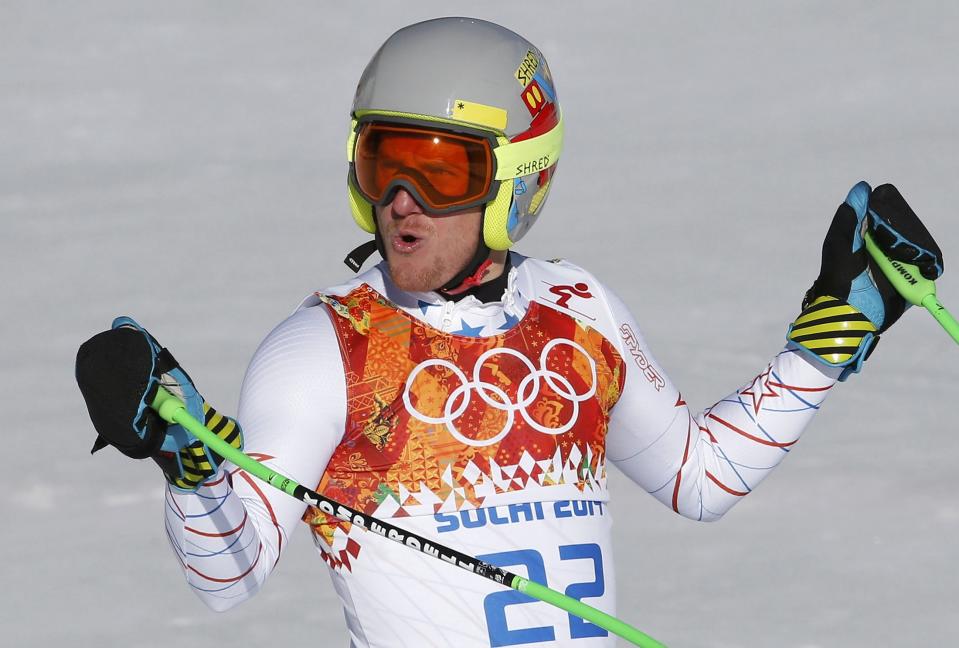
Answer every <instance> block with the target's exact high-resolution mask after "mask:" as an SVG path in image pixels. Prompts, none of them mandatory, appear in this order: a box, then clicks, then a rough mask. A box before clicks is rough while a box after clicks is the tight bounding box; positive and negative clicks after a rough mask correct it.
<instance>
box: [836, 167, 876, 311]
mask: <svg viewBox="0 0 959 648" xmlns="http://www.w3.org/2000/svg"><path fill="white" fill-rule="evenodd" d="M871 192H872V188H871V187H870V186H869V183H867V182H866V181H864V180H863V181H861V182H858V183H857V184H856V186H854V187H853V188H852V189H850V190H849V194H848V195H847V196H846V204H847V205H849V206H850V207H852V209H853V211H854V212H856V229H855V231H854V232H853V239H852V252H853V254H857V253H861V254H866V252H865V250H863V247H864V245H865V241H864V240H863V237H862V233H863V230H864V228H865V227H866V223H865V221H866V212H867V211H868V210H869V194H870V193H871ZM835 296H836V297H839V298H840V299H845V300H846V302H848V303H849V304H850V305H852V306H855V307H856V308H857V309H858V310H859V311H860V312H861V313H862V314H864V315H865V316H866V317H868V318H869V321H870V322H872V323H873V324H875V325H876V328H878V329H881V328H882V325H883V322H885V320H886V308H885V305H884V304H883V301H882V295H880V294H879V289H878V288H877V287H876V283H875V282H874V281H873V279H872V277H871V276H870V275H869V268H868V266H867V267H866V269H865V270H863V271H862V273H861V274H859V275H858V276H857V277H855V278H854V279H853V280H852V282H851V283H850V285H849V293H848V294H846V295H835Z"/></svg>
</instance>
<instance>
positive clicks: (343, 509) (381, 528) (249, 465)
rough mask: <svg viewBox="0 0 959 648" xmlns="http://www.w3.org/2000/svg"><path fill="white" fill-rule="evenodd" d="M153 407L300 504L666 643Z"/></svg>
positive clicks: (176, 412) (186, 416) (617, 629)
mask: <svg viewBox="0 0 959 648" xmlns="http://www.w3.org/2000/svg"><path fill="white" fill-rule="evenodd" d="M151 407H152V408H153V409H155V410H156V411H157V413H158V414H159V415H160V417H161V418H163V419H164V420H165V421H167V422H168V423H176V424H179V425H182V426H183V427H184V428H186V429H187V430H189V431H190V432H191V433H192V434H193V435H194V436H195V437H196V438H197V439H199V440H200V441H202V442H203V443H204V444H206V445H208V446H209V447H210V449H211V450H213V451H214V452H217V453H218V454H219V455H220V456H222V457H223V458H224V459H226V460H227V461H229V462H231V463H233V464H234V465H235V466H237V467H238V468H240V469H241V470H245V471H246V472H248V473H250V474H251V475H253V476H255V477H257V478H258V479H261V480H263V481H265V482H266V483H268V484H269V485H270V486H273V487H274V488H276V489H278V490H281V491H283V492H284V493H286V494H287V495H290V496H292V497H295V498H296V499H298V500H300V501H301V502H306V503H307V504H310V505H312V506H315V507H317V508H318V509H320V510H321V511H323V512H324V513H326V514H327V515H332V516H335V517H337V518H339V519H341V520H343V521H345V522H350V523H352V524H355V525H357V526H359V527H362V528H363V529H366V530H367V531H371V532H373V533H376V534H378V535H381V536H383V537H385V538H389V539H390V540H393V541H394V542H398V543H400V544H402V545H405V546H407V547H409V548H411V549H415V550H416V551H419V552H420V553H424V554H427V555H429V556H432V557H433V558H437V559H439V560H442V561H444V562H447V563H449V564H451V565H455V566H457V567H459V568H461V569H465V570H466V571H468V572H472V573H474V574H477V575H479V576H482V577H483V578H486V579H487V580H491V581H493V582H496V583H500V584H502V585H505V586H507V587H511V588H512V589H514V590H517V591H519V592H522V593H524V594H526V595H528V596H531V597H533V598H535V599H539V600H540V601H543V602H545V603H549V604H550V605H553V606H555V607H558V608H559V609H561V610H563V611H564V612H568V613H570V614H573V615H575V616H578V617H580V618H581V619H583V620H585V621H588V622H590V623H592V624H594V625H597V626H599V627H600V628H603V629H604V630H607V631H609V632H612V633H613V634H615V635H618V636H619V637H622V638H623V639H625V640H627V641H629V642H630V643H632V644H634V645H636V646H639V647H640V648H665V646H664V645H663V644H661V643H659V642H658V641H656V640H655V639H653V638H652V637H650V636H649V635H647V634H645V633H643V632H641V631H640V630H638V629H636V628H634V627H633V626H631V625H629V624H628V623H626V622H624V621H621V620H620V619H617V618H616V617H613V616H610V615H608V614H606V613H605V612H602V611H600V610H597V609H596V608H594V607H592V606H590V605H587V604H586V603H583V602H582V601H579V600H577V599H574V598H571V597H569V596H566V595H565V594H560V593H559V592H557V591H555V590H552V589H550V588H548V587H546V586H545V585H541V584H539V583H537V582H535V581H530V580H528V579H526V578H523V577H522V576H518V575H516V574H514V573H512V572H509V571H506V570H505V569H502V568H500V567H496V566H495V565H491V564H490V563H487V562H484V561H482V560H480V559H478V558H475V557H473V556H469V555H467V554H464V553H462V552H460V551H456V550H455V549H450V548H449V547H446V546H444V545H441V544H439V543H436V542H433V541H432V540H428V539H427V538H424V537H423V536H420V535H417V534H415V533H411V532H409V531H406V530H404V529H401V528H399V527H397V526H394V525H392V524H390V523H389V522H384V521H383V520H380V519H378V518H375V517H372V516H370V515H365V514H363V513H360V512H359V511H357V510H355V509H352V508H350V507H349V506H346V505H344V504H340V503H339V502H336V501H334V500H331V499H330V498H328V497H325V496H323V495H320V494H319V493H317V492H316V491H313V490H311V489H309V488H306V487H304V486H301V485H300V484H298V483H296V482H295V481H293V480H292V479H290V478H289V477H286V476H284V475H282V474H280V473H278V472H276V471H275V470H272V469H270V468H268V467H267V466H264V465H263V464H261V463H260V462H259V461H257V460H255V459H253V458H252V457H249V456H248V455H246V454H244V453H243V452H242V451H241V450H238V449H236V448H234V447H232V446H231V445H229V444H228V443H226V442H225V441H223V440H222V439H220V438H219V437H218V436H217V435H216V434H214V433H213V432H211V431H210V430H208V429H207V428H206V427H205V426H204V425H203V424H202V423H201V422H200V421H198V420H197V419H196V418H194V417H193V416H192V415H191V414H190V413H189V412H188V411H187V409H186V406H185V405H184V404H183V402H182V401H180V399H178V398H177V397H176V396H174V395H173V394H171V393H170V392H169V391H167V390H166V389H164V388H163V387H160V389H159V390H158V392H157V395H156V398H155V399H154V400H153V403H151Z"/></svg>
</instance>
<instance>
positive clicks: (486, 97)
mask: <svg viewBox="0 0 959 648" xmlns="http://www.w3.org/2000/svg"><path fill="white" fill-rule="evenodd" d="M352 119H353V121H352V126H351V130H350V137H349V140H348V143H347V158H348V160H349V163H350V171H349V179H348V186H349V196H350V206H351V208H352V212H353V218H354V219H355V220H356V223H357V224H358V225H359V226H360V227H361V228H362V229H363V230H364V231H366V232H369V233H371V234H374V233H375V232H376V222H375V217H374V212H373V205H374V204H379V205H385V204H387V203H388V202H389V201H390V200H392V197H393V194H394V193H395V191H396V189H397V188H398V187H404V188H405V189H407V190H409V191H410V192H411V193H413V194H414V196H415V197H416V198H417V200H418V201H420V202H421V204H424V205H427V208H428V209H429V210H431V211H433V212H434V213H444V212H450V211H456V210H459V209H467V208H469V207H474V206H479V205H484V204H485V205H486V207H485V210H484V218H483V242H484V243H485V245H486V246H488V247H489V248H490V249H493V250H506V249H508V248H509V247H510V246H512V245H513V244H514V243H516V242H517V241H518V240H519V239H520V238H522V237H523V235H524V234H526V232H527V231H528V230H529V228H530V227H532V225H533V223H534V222H535V221H536V218H537V216H538V215H539V213H540V211H541V210H542V207H543V203H544V201H545V199H546V194H547V193H548V191H549V187H550V182H551V179H552V175H553V172H554V171H555V169H556V162H557V160H558V159H559V155H560V151H561V149H562V144H563V122H562V117H561V114H560V110H559V103H558V101H557V97H556V88H555V86H554V85H553V79H552V77H551V75H550V72H549V67H548V66H547V64H546V59H545V58H543V55H542V53H541V52H540V51H539V49H537V48H536V46H534V45H533V44H532V43H530V42H529V41H527V40H526V39H525V38H523V37H522V36H519V35H518V34H516V33H514V32H512V31H510V30H508V29H506V28H504V27H501V26H499V25H496V24H493V23H490V22H486V21H483V20H478V19H475V18H437V19H434V20H428V21H425V22H421V23H417V24H414V25H410V26H409V27H404V28H403V29H400V30H399V31H397V32H396V33H394V34H393V35H392V36H390V37H389V38H388V39H387V41H386V42H385V43H384V44H383V46H382V47H380V49H379V50H378V51H377V52H376V54H375V55H374V56H373V58H372V60H371V61H370V62H369V64H368V65H367V66H366V70H365V71H364V72H363V76H362V77H361V78H360V82H359V85H358V86H357V88H356V96H355V97H354V100H353V108H352ZM371 124H378V125H384V124H385V125H388V126H389V125H394V126H396V127H398V128H402V127H404V126H406V127H409V128H412V129H416V128H420V129H430V130H437V131H440V132H442V133H449V134H451V137H461V138H463V139H469V138H473V139H472V140H470V141H472V142H476V141H480V140H482V141H486V142H488V145H487V147H488V153H487V154H486V155H485V156H484V155H482V154H478V155H472V154H471V157H470V158H469V159H470V162H469V163H470V164H471V165H473V166H476V165H480V166H483V165H485V164H488V165H489V166H490V168H487V169H485V173H486V174H487V175H486V177H485V180H484V179H483V178H482V177H481V178H479V180H477V179H476V178H474V185H475V187H474V188H476V187H478V190H475V191H472V192H471V193H470V195H468V196H467V195H464V196H461V198H465V199H466V200H465V202H464V201H463V200H460V202H456V200H446V199H445V198H446V197H444V196H442V195H440V198H439V199H440V201H441V202H442V204H443V205H444V207H445V208H439V209H437V208H436V207H435V206H434V205H430V200H429V196H425V195H424V194H425V193H426V191H425V190H427V189H429V187H428V186H426V185H428V181H426V182H418V180H419V181H422V180H423V177H422V176H419V175H418V174H417V173H416V172H415V171H413V172H407V173H403V172H400V173H399V174H397V175H395V176H393V177H391V178H389V179H388V181H384V183H383V184H382V186H378V187H376V188H375V190H373V191H369V190H368V191H364V190H363V188H362V185H363V182H362V178H363V175H362V173H361V178H360V179H358V177H357V168H356V167H357V161H358V157H357V155H358V146H363V142H362V140H363V137H364V129H366V128H368V125H371ZM367 139H370V138H367ZM434 141H438V140H434ZM358 142H359V143H358ZM373 155H375V154H373ZM482 175H483V173H482V172H481V173H480V176H482ZM367 177H369V174H367ZM483 182H485V184H482V183H483ZM477 183H480V184H482V186H480V184H477ZM367 189H369V182H367ZM433 193H434V196H436V195H437V194H436V193H435V192H433ZM374 194H376V195H374ZM432 202H433V203H436V200H433V201H432Z"/></svg>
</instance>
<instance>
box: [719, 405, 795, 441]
mask: <svg viewBox="0 0 959 648" xmlns="http://www.w3.org/2000/svg"><path fill="white" fill-rule="evenodd" d="M708 416H709V418H711V419H713V420H714V421H717V422H719V423H722V424H723V425H725V426H726V427H727V428H729V429H730V430H732V431H733V432H736V433H738V434H741V435H743V436H744V437H746V438H747V439H749V440H750V441H755V442H756V443H759V444H761V445H765V446H772V447H773V448H788V447H789V446H791V445H793V444H795V443H796V441H788V442H785V443H783V442H779V441H770V440H769V439H761V438H759V437H757V436H753V435H752V434H750V433H749V432H746V431H745V430H740V429H739V428H738V427H736V426H735V425H733V424H732V423H730V422H729V421H724V420H723V419H721V418H719V417H718V416H716V415H715V414H713V413H712V412H710V413H709V414H708ZM797 441H798V439H797Z"/></svg>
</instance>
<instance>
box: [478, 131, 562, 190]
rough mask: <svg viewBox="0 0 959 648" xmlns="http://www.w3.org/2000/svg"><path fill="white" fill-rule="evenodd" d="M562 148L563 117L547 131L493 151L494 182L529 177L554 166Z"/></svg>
mask: <svg viewBox="0 0 959 648" xmlns="http://www.w3.org/2000/svg"><path fill="white" fill-rule="evenodd" d="M562 148H563V117H562V116H560V118H559V122H557V124H556V126H554V127H553V128H551V129H550V130H549V131H547V132H545V133H543V134H542V135H538V136H537V137H531V138H530V139H528V140H523V141H522V142H511V143H509V144H504V145H503V146H498V147H496V149H494V150H493V154H494V155H495V156H496V178H495V179H496V180H511V179H513V178H521V177H523V176H526V175H531V174H533V173H537V172H539V171H544V170H545V169H547V168H549V167H551V166H553V165H554V164H556V161H557V160H559V153H560V151H561V150H562Z"/></svg>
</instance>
